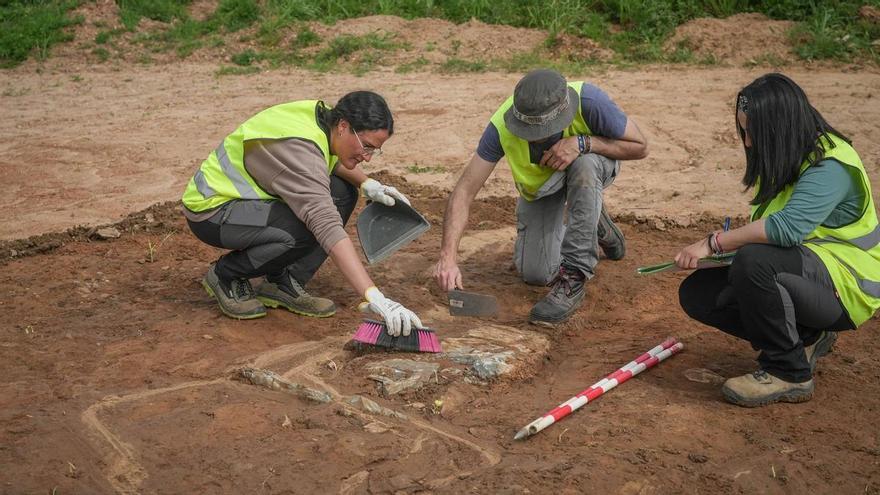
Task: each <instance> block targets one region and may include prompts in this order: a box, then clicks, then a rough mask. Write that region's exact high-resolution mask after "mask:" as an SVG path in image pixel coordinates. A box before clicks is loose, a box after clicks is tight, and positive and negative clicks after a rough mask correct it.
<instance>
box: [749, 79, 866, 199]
mask: <svg viewBox="0 0 880 495" xmlns="http://www.w3.org/2000/svg"><path fill="white" fill-rule="evenodd" d="M738 110H742V111H743V112H744V113H745V114H746V129H742V128H741V127H740V125H739V121H737V120H736V112H737V111H738ZM734 120H735V122H736V128H737V130H738V131H739V136H740V139H742V141H743V148H744V149H745V153H746V171H745V175H743V179H742V182H743V184H744V185H745V186H746V189H749V188H751V187H754V186H755V185H756V184H759V183H760V190H759V191H758V192H757V194H755V197H754V199H752V202H751V204H753V205H758V204H761V203H764V202H766V201H769V200H771V199H773V198H774V197H776V195H777V194H779V192H780V191H782V189H784V188H785V187H786V186H788V185H789V184H793V183H794V182H795V181H796V180H797V178H798V177H799V175H800V167H801V163H803V162H804V160H809V161H810V166H812V165H815V164H817V163H819V162H820V161H821V160H822V159H823V158H824V156H825V153H824V151H823V149H822V147H821V145H820V143H819V137H820V136H821V137H823V138H824V139H825V140H827V139H829V136H828V134H829V133H831V134H835V135H837V136H838V137H840V138H841V139H843V140H845V141H846V142H850V140H849V139H848V138H847V137H846V136H844V135H843V134H841V133H840V132H838V131H837V130H835V129H834V128H833V127H831V125H830V124H829V123H828V122H826V121H825V119H824V118H823V117H822V114H820V113H819V111H818V110H816V109H815V108H813V106H812V105H810V102H809V100H807V95H806V94H805V93H804V90H803V89H801V88H800V86H798V85H797V84H796V83H795V82H794V81H792V80H791V79H789V78H788V77H786V76H784V75H782V74H776V73H773V74H765V75H763V76H761V77H759V78H758V79H755V80H754V81H753V82H752V83H751V84H749V85H748V86H746V87H744V88H743V89H742V90H741V91H740V92H739V94H737V95H736V105H735V109H734ZM746 132H748V135H749V139H750V140H751V146H750V147H746V146H745V139H746Z"/></svg>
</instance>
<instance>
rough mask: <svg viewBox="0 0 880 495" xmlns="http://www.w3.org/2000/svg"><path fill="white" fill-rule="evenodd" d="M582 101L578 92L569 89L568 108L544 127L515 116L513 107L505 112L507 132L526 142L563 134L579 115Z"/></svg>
mask: <svg viewBox="0 0 880 495" xmlns="http://www.w3.org/2000/svg"><path fill="white" fill-rule="evenodd" d="M580 104H581V99H580V97H579V96H578V94H577V91H575V90H574V88H572V87H570V86H569V87H568V108H566V109H565V110H563V111H562V112H560V113H559V115H557V116H556V118H555V119H553V120H551V121H550V122H547V123H546V124H542V125H534V124H526V123H525V122H523V121H521V120H519V119H517V118H516V116H514V115H513V105H511V106H510V108H508V109H507V111H506V112H504V125H505V126H507V130H508V131H510V132H511V133H512V134H513V135H514V136H516V137H518V138H521V139H525V140H526V141H540V140H541V139H545V138H548V137H550V136H553V135H554V134H558V133H560V132H562V130H563V129H565V128H566V127H568V126H570V125H571V123H572V122H573V121H574V116H575V114H577V111H578V106H579V105H580Z"/></svg>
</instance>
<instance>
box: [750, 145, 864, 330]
mask: <svg viewBox="0 0 880 495" xmlns="http://www.w3.org/2000/svg"><path fill="white" fill-rule="evenodd" d="M820 144H821V145H822V146H823V148H824V150H825V154H824V158H823V159H831V160H835V161H837V162H839V163H841V164H843V165H844V166H847V167H850V168H851V169H855V170H856V171H858V181H859V183H858V186H859V188H860V189H861V191H862V193H863V195H864V198H865V199H864V201H863V204H862V215H861V216H860V217H859V218H858V219H857V220H856V221H854V222H852V223H850V224H848V225H843V226H840V227H827V226H823V225H819V226H818V227H816V229H815V230H813V231H812V232H810V233H809V234H808V235H807V236H806V238H805V239H804V247H806V248H808V249H809V250H811V251H813V252H814V253H816V255H817V256H818V257H819V259H821V260H822V263H823V264H824V265H825V267H826V268H827V269H828V273H829V274H830V275H831V279H832V280H833V281H834V288H835V289H836V290H837V293H838V295H839V297H840V301H841V302H842V303H843V305H844V307H845V308H846V311H847V314H848V315H849V317H850V320H852V322H853V323H854V324H856V325H860V324H862V323H864V322H865V321H866V320H868V319H869V318H870V317H871V316H872V315H873V314H874V312H876V311H877V309H878V308H880V224H878V221H877V212H876V210H875V209H874V198H873V196H872V193H871V183H870V181H869V179H868V176H867V174H866V173H865V168H864V166H863V165H862V161H861V159H860V158H859V155H858V154H857V153H856V151H855V150H854V149H853V148H852V146H850V145H849V144H848V143H847V142H846V141H844V140H843V139H840V138H838V137H837V136H833V135H832V136H831V137H830V141H829V140H827V139H825V138H822V139H821V141H820ZM809 166H810V164H809V161H807V160H805V161H804V163H802V164H801V173H803V172H804V171H805V170H806V169H807V168H808V167H809ZM759 188H760V186H759ZM793 192H794V184H792V185H789V186H786V187H785V188H783V190H782V191H780V192H779V194H777V195H776V196H775V197H774V198H773V199H772V200H770V201H769V203H766V204H762V205H753V206H752V220H757V219H759V218H766V217H767V216H769V215H770V214H772V213H775V212H777V211H779V210H781V209H782V208H783V207H784V206H785V204H786V203H788V200H789V199H791V195H792V193H793Z"/></svg>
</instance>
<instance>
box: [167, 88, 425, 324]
mask: <svg viewBox="0 0 880 495" xmlns="http://www.w3.org/2000/svg"><path fill="white" fill-rule="evenodd" d="M393 133H394V119H393V117H392V116H391V111H390V110H389V109H388V105H387V104H386V103H385V100H384V99H383V98H382V97H381V96H379V95H378V94H376V93H372V92H369V91H355V92H352V93H349V94H347V95H345V96H344V97H342V99H340V100H339V102H338V103H337V104H336V106H335V107H332V108H330V107H327V106H326V105H324V103H323V102H321V101H317V100H306V101H294V102H290V103H283V104H281V105H276V106H274V107H271V108H268V109H266V110H263V111H262V112H260V113H258V114H257V115H255V116H253V117H251V118H250V119H248V120H247V121H245V122H244V123H243V124H242V125H241V126H239V127H238V129H236V130H235V131H234V132H233V133H232V134H230V135H228V136H226V138H225V139H224V140H223V142H221V143H220V145H219V146H218V147H217V149H215V150H214V151H212V152H211V154H210V155H209V156H208V159H207V160H205V161H204V162H203V163H202V165H201V167H200V168H199V170H198V171H197V172H196V173H195V175H194V176H193V177H192V179H190V181H189V183H188V184H187V187H186V191H185V192H184V194H183V206H184V209H183V210H184V215H185V216H186V219H187V223H188V224H189V226H190V229H191V230H192V232H193V233H194V234H195V236H196V237H198V238H199V239H200V240H202V241H204V242H205V243H207V244H210V245H211V246H215V247H219V248H224V249H230V250H231V251H230V252H229V253H226V254H225V255H223V256H221V257H220V258H219V259H218V260H217V261H216V262H215V263H213V264H212V265H211V267H210V268H209V269H208V273H207V274H206V275H205V278H204V280H203V282H202V284H203V286H204V287H205V290H206V291H207V292H208V294H210V295H211V296H213V297H214V298H215V299H216V300H217V302H218V303H219V305H220V309H221V311H223V313H225V314H226V315H227V316H230V317H232V318H238V319H250V318H259V317H261V316H265V315H266V306H269V307H272V308H278V307H283V308H286V309H288V310H290V311H293V312H294V313H298V314H301V315H306V316H315V317H327V316H331V315H333V314H334V313H335V312H336V306H335V305H334V303H333V302H332V301H330V300H329V299H324V298H320V297H315V296H311V295H309V294H308V293H307V292H306V291H305V289H303V287H304V286H305V285H306V284H307V283H308V281H309V280H310V279H311V278H312V276H313V275H314V274H315V272H316V271H317V270H318V268H319V267H320V266H321V264H322V263H323V262H324V260H326V259H327V256H328V254H329V256H330V258H332V260H333V262H334V263H335V264H336V266H337V267H338V268H339V270H340V271H341V272H342V274H343V275H344V276H345V278H346V280H348V282H349V283H350V284H351V285H352V287H354V288H355V289H356V290H357V291H358V293H360V294H363V295H364V298H365V299H366V300H367V302H368V303H369V307H370V309H372V310H373V311H375V312H376V313H379V314H380V315H381V316H382V318H383V319H384V320H385V322H386V323H387V326H388V332H389V333H390V334H392V335H398V334H401V333H402V334H404V335H408V334H409V333H410V330H411V328H413V327H416V328H419V327H421V326H422V323H421V321H420V320H419V318H418V317H417V316H416V315H415V313H413V312H412V311H410V310H408V309H406V308H405V307H403V306H402V305H400V304H399V303H397V302H394V301H392V300H391V299H388V298H386V297H385V296H384V295H383V294H382V293H381V292H380V291H379V290H378V289H377V288H376V287H375V285H374V284H373V281H372V280H371V279H370V276H369V275H368V274H367V271H366V270H365V269H364V267H363V265H362V264H361V262H360V258H359V257H358V254H357V252H356V251H355V248H354V244H353V243H352V242H351V239H349V238H348V235H347V234H346V232H345V230H344V229H343V227H344V225H345V223H346V222H347V221H348V219H349V217H350V216H351V213H352V211H354V207H355V204H356V203H357V196H358V195H357V188H358V187H359V188H360V191H361V192H362V194H363V195H364V196H365V197H367V198H369V199H371V200H373V201H378V202H380V203H383V204H386V205H389V206H390V205H393V204H394V202H395V201H403V202H405V203H407V204H409V200H408V199H407V198H406V197H405V196H404V195H403V194H401V193H400V192H399V191H397V189H395V188H393V187H389V186H385V185H382V184H380V183H379V182H378V181H376V180H374V179H369V178H367V176H366V175H365V174H364V172H363V171H362V170H361V169H360V168H359V167H358V164H359V163H360V162H362V161H366V162H369V161H370V159H371V158H372V157H374V156H378V155H380V154H381V153H382V145H383V144H384V143H385V141H386V140H388V138H390V137H391V135H392V134H393ZM340 164H341V165H342V166H341V167H340V166H337V165H340ZM257 277H265V281H264V282H263V283H262V284H261V285H260V286H259V288H258V289H257V291H256V292H255V291H254V289H253V288H252V287H251V284H250V280H249V279H252V278H257Z"/></svg>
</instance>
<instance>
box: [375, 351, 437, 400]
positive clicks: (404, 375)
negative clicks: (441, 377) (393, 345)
mask: <svg viewBox="0 0 880 495" xmlns="http://www.w3.org/2000/svg"><path fill="white" fill-rule="evenodd" d="M439 367H440V366H439V365H438V364H437V363H430V362H423V361H413V360H411V359H387V360H385V361H379V362H377V363H372V364H370V365H368V366H367V369H368V370H370V372H371V374H370V375H369V378H370V379H371V380H375V381H377V382H379V387H380V388H381V391H382V393H383V394H386V395H395V394H399V393H401V392H403V391H407V390H418V389H420V388H422V386H423V385H424V384H426V383H428V382H429V381H430V380H432V379H434V378H435V377H436V375H437V370H438V369H439Z"/></svg>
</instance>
